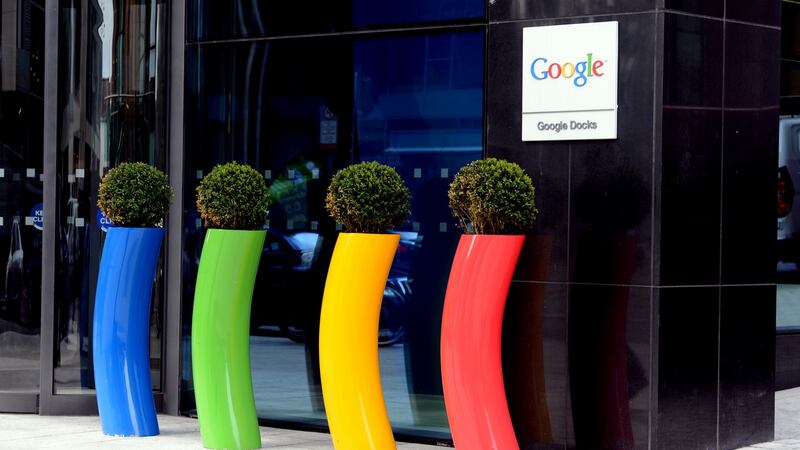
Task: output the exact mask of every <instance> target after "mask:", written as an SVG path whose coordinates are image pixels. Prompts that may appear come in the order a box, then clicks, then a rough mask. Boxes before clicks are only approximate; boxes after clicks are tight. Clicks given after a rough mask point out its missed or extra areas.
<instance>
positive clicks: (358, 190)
mask: <svg viewBox="0 0 800 450" xmlns="http://www.w3.org/2000/svg"><path fill="white" fill-rule="evenodd" d="M410 199H411V194H410V193H409V192H408V188H407V187H406V185H405V183H404V182H403V179H402V178H400V175H398V173H397V172H396V171H395V170H394V169H392V168H391V167H389V166H385V165H383V164H380V163H377V162H375V161H371V162H363V163H360V164H353V165H352V166H349V167H345V168H344V169H342V170H340V171H338V172H336V174H335V175H334V176H333V180H331V184H330V186H328V195H327V196H326V197H325V208H327V209H328V213H329V214H330V216H331V217H332V218H333V219H334V220H336V221H337V222H339V223H341V224H342V225H344V226H345V228H347V231H349V232H351V233H385V232H386V231H388V230H391V229H392V228H394V227H396V226H399V225H401V224H403V222H405V220H406V218H407V217H408V215H409V214H411V210H410V208H409V203H410Z"/></svg>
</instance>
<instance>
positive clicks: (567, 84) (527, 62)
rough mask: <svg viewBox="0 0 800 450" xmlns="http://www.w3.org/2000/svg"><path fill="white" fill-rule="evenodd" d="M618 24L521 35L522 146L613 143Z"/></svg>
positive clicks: (530, 30) (583, 25)
mask: <svg viewBox="0 0 800 450" xmlns="http://www.w3.org/2000/svg"><path fill="white" fill-rule="evenodd" d="M618 36H619V33H618V23H617V22H595V23H581V24H573V25H556V26H546V27H529V28H525V29H523V30H522V140H523V141H567V140H581V139H616V137H617V61H618Z"/></svg>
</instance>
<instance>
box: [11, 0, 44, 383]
mask: <svg viewBox="0 0 800 450" xmlns="http://www.w3.org/2000/svg"><path fill="white" fill-rule="evenodd" d="M0 3H1V4H2V18H0V273H1V274H2V280H0V392H9V391H10V392H38V391H39V336H40V326H39V325H40V320H39V318H40V317H41V280H42V275H41V273H42V220H41V213H42V180H41V178H40V177H41V174H42V170H43V166H42V155H43V154H42V130H43V117H44V116H43V114H44V109H43V107H44V101H43V95H44V92H43V80H44V9H43V8H44V1H43V0H42V1H34V0H20V1H16V0H15V1H10V2H9V1H3V2H0Z"/></svg>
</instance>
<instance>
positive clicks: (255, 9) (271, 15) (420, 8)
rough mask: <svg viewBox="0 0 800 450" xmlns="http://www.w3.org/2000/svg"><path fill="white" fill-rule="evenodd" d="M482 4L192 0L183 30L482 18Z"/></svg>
mask: <svg viewBox="0 0 800 450" xmlns="http://www.w3.org/2000/svg"><path fill="white" fill-rule="evenodd" d="M484 9H485V1H484V0H404V1H397V0H395V1H374V0H335V1H331V0H307V1H304V2H276V1H269V0H260V1H252V0H231V1H225V2H221V1H217V0H194V1H191V0H190V1H189V2H187V27H188V28H187V29H188V36H189V40H190V41H198V40H199V41H202V40H209V39H227V38H241V37H259V36H279V35H297V34H310V33H331V32H337V31H348V30H352V29H360V28H368V27H379V26H394V25H409V24H417V23H431V22H444V21H465V20H469V19H480V18H482V17H484Z"/></svg>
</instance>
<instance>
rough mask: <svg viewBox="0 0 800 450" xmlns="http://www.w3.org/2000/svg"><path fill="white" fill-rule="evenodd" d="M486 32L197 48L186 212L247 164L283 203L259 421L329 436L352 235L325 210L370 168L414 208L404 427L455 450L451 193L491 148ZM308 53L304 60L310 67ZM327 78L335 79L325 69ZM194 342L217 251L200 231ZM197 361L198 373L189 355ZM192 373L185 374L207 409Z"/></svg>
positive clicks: (391, 384) (263, 309) (402, 301)
mask: <svg viewBox="0 0 800 450" xmlns="http://www.w3.org/2000/svg"><path fill="white" fill-rule="evenodd" d="M483 40H484V38H483V33H482V32H469V33H463V32H462V33H451V34H441V35H420V36H410V37H392V38H381V39H361V40H356V41H355V42H353V41H351V40H348V38H336V39H325V40H285V41H274V42H270V43H264V42H257V43H235V44H229V45H215V46H198V47H195V48H194V49H192V48H190V49H189V52H188V58H187V74H188V79H189V80H190V84H189V86H188V89H187V97H186V101H187V111H188V113H187V117H186V123H187V133H186V148H188V149H192V151H190V152H187V153H186V172H185V177H186V180H190V181H191V182H187V186H186V188H185V190H184V193H183V195H184V204H186V205H193V204H194V188H195V186H196V184H197V182H199V178H201V177H202V175H203V174H205V173H208V171H209V170H210V169H211V168H212V167H213V166H214V165H215V164H217V163H220V162H223V161H229V160H236V161H239V162H243V163H248V164H250V165H252V166H254V167H255V168H256V169H257V170H259V171H260V172H261V173H263V174H264V177H265V179H266V181H267V183H268V184H269V185H271V191H272V193H273V195H274V196H275V198H276V200H277V201H276V203H275V205H274V206H273V207H272V209H271V210H270V218H269V225H268V233H267V239H266V242H265V245H264V249H263V253H262V258H261V265H260V269H259V274H258V278H257V281H256V286H255V292H254V294H253V308H252V316H251V360H252V370H253V383H254V390H255V396H256V407H257V410H258V414H259V417H261V418H266V419H272V420H284V421H291V422H302V423H306V424H311V425H317V426H324V425H325V414H324V406H323V403H322V397H321V390H320V385H319V367H318V356H317V351H318V350H317V347H318V327H319V314H320V306H321V299H322V292H323V288H324V283H325V277H326V275H327V268H328V264H329V262H330V258H331V254H332V252H333V246H334V243H335V242H336V236H337V233H338V231H339V230H340V228H339V227H338V226H337V224H335V223H334V222H333V221H331V219H329V218H328V216H327V214H326V212H325V210H324V196H325V190H326V188H327V184H328V181H329V180H330V178H331V176H332V175H333V173H334V172H335V171H336V170H338V169H340V168H342V167H344V166H346V165H347V164H350V163H352V162H356V161H360V160H377V161H380V162H382V163H385V164H389V165H391V166H393V167H395V168H396V169H397V170H398V172H399V173H400V174H401V176H402V177H403V178H404V180H405V181H406V183H407V184H408V185H409V187H410V189H411V192H412V196H413V205H412V209H413V214H414V215H413V216H412V217H411V218H410V220H409V223H408V224H406V225H404V226H403V227H400V229H398V230H396V232H399V233H400V234H401V240H400V245H399V248H398V250H397V254H396V256H395V261H394V265H393V267H392V270H391V272H390V274H389V280H388V282H387V286H386V289H385V290H384V297H383V307H382V311H381V322H380V329H379V342H380V346H381V348H380V351H379V353H380V362H381V377H382V382H383V387H384V395H385V398H386V402H387V407H388V410H389V415H390V419H391V420H392V424H393V426H394V427H395V429H396V430H399V431H402V432H407V433H412V434H415V435H421V436H427V437H430V438H434V439H440V440H444V439H448V438H449V432H448V428H447V419H446V415H445V412H444V403H443V400H442V387H441V378H440V374H439V350H438V349H439V327H440V318H441V307H442V302H443V299H444V291H445V288H446V284H447V274H448V272H449V264H450V261H451V258H452V254H453V252H454V251H455V246H456V244H457V241H458V236H459V232H458V230H457V229H456V228H455V222H454V221H453V219H452V218H451V217H450V213H449V210H448V208H447V186H448V184H449V182H450V179H451V177H452V175H453V174H454V173H455V171H456V170H458V168H460V167H461V166H462V165H464V164H466V163H468V162H470V161H472V160H475V159H479V158H480V157H481V155H482V150H483V145H482V142H483V57H482V55H483ZM298 54H302V55H305V57H303V58H298V57H297V55H298ZM320 67H324V68H325V70H319V69H320ZM184 223H185V230H184V231H185V233H186V247H185V254H184V258H185V265H184V279H183V286H184V296H183V298H184V302H185V303H184V305H183V308H182V309H183V311H184V317H183V327H184V337H183V339H184V342H188V340H189V335H188V333H189V331H190V324H191V310H192V298H193V289H194V283H195V277H196V271H197V264H198V262H199V255H200V252H201V249H200V248H201V245H202V238H203V233H202V227H201V224H200V223H199V219H198V216H197V212H196V211H195V210H193V209H192V210H189V211H187V212H186V217H185V219H184ZM183 349H184V357H183V360H184V361H185V362H186V361H190V355H189V354H188V352H189V350H190V349H189V346H184V347H183ZM191 389H192V384H191V373H190V372H189V371H184V373H183V390H184V397H183V398H184V400H186V401H187V402H184V403H183V406H184V408H186V409H187V410H188V409H191V407H192V406H191V403H190V402H191V400H192V393H191Z"/></svg>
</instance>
